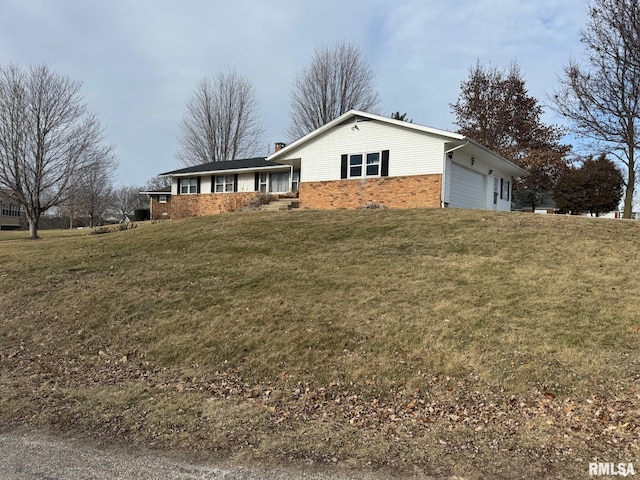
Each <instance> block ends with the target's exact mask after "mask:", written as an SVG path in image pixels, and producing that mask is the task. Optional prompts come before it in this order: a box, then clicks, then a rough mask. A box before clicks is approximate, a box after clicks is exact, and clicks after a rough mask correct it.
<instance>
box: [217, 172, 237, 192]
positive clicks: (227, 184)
mask: <svg viewBox="0 0 640 480" xmlns="http://www.w3.org/2000/svg"><path fill="white" fill-rule="evenodd" d="M219 179H220V180H221V181H220V182H218V180H219ZM235 183H236V181H235V176H234V175H233V174H228V175H215V177H214V180H213V184H212V188H213V192H214V193H232V192H234V191H235ZM218 187H222V189H221V190H218Z"/></svg>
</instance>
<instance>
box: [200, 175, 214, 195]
mask: <svg viewBox="0 0 640 480" xmlns="http://www.w3.org/2000/svg"><path fill="white" fill-rule="evenodd" d="M211 182H213V180H212V179H211V177H201V178H200V193H211Z"/></svg>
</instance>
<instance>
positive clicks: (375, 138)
mask: <svg viewBox="0 0 640 480" xmlns="http://www.w3.org/2000/svg"><path fill="white" fill-rule="evenodd" d="M279 145H280V146H282V145H281V144H279ZM525 175H527V173H526V172H525V171H524V170H523V169H521V168H520V167H518V166H516V165H515V164H513V163H511V162H509V161H507V160H505V159H504V158H502V157H500V156H499V155H497V154H495V153H493V152H491V151H490V150H488V149H487V148H486V147H484V146H482V145H480V144H479V143H477V142H475V141H473V140H471V139H469V138H467V137H465V136H463V135H459V134H457V133H452V132H448V131H445V130H438V129H434V128H430V127H425V126H421V125H417V124H414V123H408V122H403V121H400V120H393V119H391V118H387V117H382V116H379V115H372V114H369V113H365V112H359V111H356V110H351V111H349V112H347V113H345V114H343V115H341V116H340V117H338V118H336V119H335V120H333V121H331V122H329V123H327V124H326V125H324V126H322V127H320V128H318V129H317V130H314V131H313V132H311V133H309V134H308V135H306V136H304V137H302V138H300V139H299V140H296V141H295V142H293V143H292V144H290V145H288V146H284V147H283V148H280V149H276V151H275V152H274V153H273V154H271V155H270V156H268V157H266V158H252V159H246V160H233V161H228V162H213V163H207V164H204V165H198V166H195V167H188V168H183V169H180V170H174V171H171V172H167V173H163V174H161V176H166V177H170V178H171V180H172V186H171V192H170V195H168V196H167V197H166V198H165V199H166V200H167V201H166V202H165V203H167V204H168V205H166V208H167V210H166V211H167V212H168V213H167V215H166V216H171V217H173V218H178V217H184V216H193V215H208V214H213V213H219V212H224V211H230V210H235V209H237V208H239V207H242V206H243V205H244V204H245V203H248V202H250V201H252V199H254V198H255V196H256V195H257V194H258V193H259V192H264V193H271V194H287V193H291V192H294V193H296V194H297V195H298V196H299V200H300V206H301V208H314V209H337V208H361V207H366V206H369V205H383V206H386V207H390V208H416V207H418V208H440V207H443V208H445V207H453V208H477V209H486V210H502V211H504V210H511V187H512V185H513V177H516V176H525ZM145 193H148V194H149V195H150V196H151V198H152V208H159V203H160V202H159V200H157V203H158V205H156V203H154V201H156V200H155V198H156V197H157V198H159V195H156V194H155V193H153V192H145Z"/></svg>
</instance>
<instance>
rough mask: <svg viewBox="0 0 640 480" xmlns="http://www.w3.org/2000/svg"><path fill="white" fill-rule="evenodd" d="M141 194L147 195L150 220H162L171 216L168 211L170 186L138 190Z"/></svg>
mask: <svg viewBox="0 0 640 480" xmlns="http://www.w3.org/2000/svg"><path fill="white" fill-rule="evenodd" d="M140 194H141V195H147V196H149V198H150V202H149V217H150V218H151V219H152V220H162V219H169V218H171V216H170V212H169V206H170V203H169V199H170V198H171V187H166V188H160V189H158V190H149V191H146V192H140Z"/></svg>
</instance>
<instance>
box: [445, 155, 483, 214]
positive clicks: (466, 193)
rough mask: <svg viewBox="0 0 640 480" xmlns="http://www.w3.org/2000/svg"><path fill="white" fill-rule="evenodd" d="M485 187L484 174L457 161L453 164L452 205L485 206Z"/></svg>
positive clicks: (465, 206)
mask: <svg viewBox="0 0 640 480" xmlns="http://www.w3.org/2000/svg"><path fill="white" fill-rule="evenodd" d="M484 189H485V177H484V175H482V174H481V173H477V172H474V171H473V170H469V169H468V168H464V167H461V166H460V165H456V164H455V163H452V164H451V197H450V202H449V206H450V207H456V208H485V191H484Z"/></svg>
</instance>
